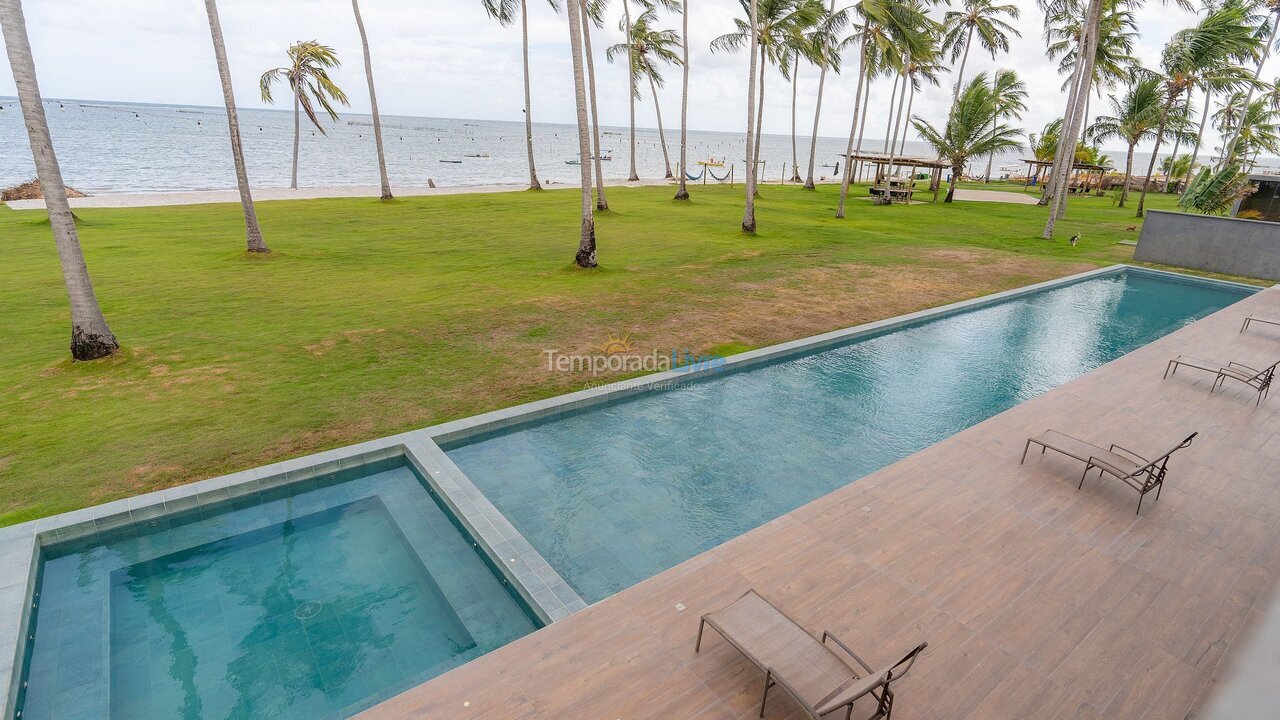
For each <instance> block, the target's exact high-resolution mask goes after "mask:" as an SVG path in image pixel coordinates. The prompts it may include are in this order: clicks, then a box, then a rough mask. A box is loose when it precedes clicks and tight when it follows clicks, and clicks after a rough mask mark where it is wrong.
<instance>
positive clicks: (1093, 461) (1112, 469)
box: [1089, 455, 1151, 477]
mask: <svg viewBox="0 0 1280 720" xmlns="http://www.w3.org/2000/svg"><path fill="white" fill-rule="evenodd" d="M1089 464H1090V465H1092V466H1094V467H1096V468H1102V469H1103V470H1106V471H1107V472H1109V473H1111V474H1112V475H1115V476H1116V477H1129V476H1130V475H1134V474H1136V473H1130V472H1125V471H1123V470H1121V469H1120V468H1118V467H1116V466H1115V465H1112V464H1111V463H1109V462H1107V461H1106V460H1099V459H1098V458H1096V457H1093V456H1092V455H1091V456H1089ZM1147 464H1148V465H1150V464H1151V463H1150V462H1147Z"/></svg>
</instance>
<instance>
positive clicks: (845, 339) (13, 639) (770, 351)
mask: <svg viewBox="0 0 1280 720" xmlns="http://www.w3.org/2000/svg"><path fill="white" fill-rule="evenodd" d="M1125 272H1134V273H1138V274H1147V275H1154V276H1159V277H1164V278H1167V279H1175V280H1180V281H1184V282H1194V283H1197V284H1213V285H1220V286H1223V287H1229V288H1235V289H1243V290H1248V291H1249V292H1250V293H1254V292H1258V291H1260V290H1262V289H1263V288H1261V287H1258V286H1254V285H1246V284H1243V283H1236V282H1230V281H1225V280H1217V279H1212V278H1204V277H1199V276H1194V275H1185V274H1182V273H1175V272H1170V271H1165V270H1156V269H1152V268H1144V267H1137V266H1133V265H1127V264H1117V265H1111V266H1107V267H1103V268H1098V269H1095V270H1089V271H1086V272H1082V273H1077V274H1074V275H1068V276H1065V277H1061V278H1056V279H1053V280H1048V281H1044V282H1040V283H1035V284H1032V285H1026V286H1023V287H1019V288H1013V289H1010V290H1005V291H1002V292H997V293H992V294H989V295H983V296H980V297H976V298H971V299H968V300H962V301H959V302H955V303H949V304H946V305H942V306H939V307H935V308H929V309H925V310H920V311H917V312H913V313H908V314H905V315H898V316H895V317H892V318H887V319H884V320H878V321H875V322H870V323H864V324H862V325H856V326H853V327H849V328H844V329H840V330H834V331H831V332H827V333H821V334H818V335H813V336H810V337H806V338H801V339H798V340H792V341H789V342H784V343H779V344H776V345H770V346H768V347H764V348H759V349H756V350H751V351H747V352H743V353H739V354H736V355H733V356H731V357H728V358H726V359H725V361H724V363H723V364H720V365H717V366H712V367H703V368H698V369H693V370H689V371H681V370H668V371H664V372H658V373H653V374H649V375H645V376H642V377H639V378H633V379H629V380H622V381H618V382H614V383H609V384H607V385H602V386H600V387H596V388H590V389H586V390H580V391H577V392H572V393H567V394H563V395H559V396H556V397H552V398H547V399H544V400H538V401H535V402H531V403H525V404H521V405H515V406H511V407H508V408H503V409H500V410H495V411H492V412H487V413H482V414H479V415H475V416H471V417H468V418H462V419H459V420H453V421H450V422H446V423H441V424H438V425H432V426H429V427H427V428H423V429H419V430H412V431H409V432H405V433H400V434H397V435H390V436H387V437H383V438H378V439H375V440H370V441H366V442H363V443H357V444H354V445H348V446H345V447H341V448H336V449H333V450H326V451H324V452H320V453H315V454H312V455H306V456H303V457H298V458H293V459H290V460H285V461H282V462H278V463H272V464H269V465H263V466H260V467H256V468H251V469H249V470H244V471H241V472H236V473H231V474H228V475H222V476H219V477H214V478H209V479H206V480H200V481H197V482H193V483H188V484H186V485H180V486H177V487H173V488H168V489H165V490H159V491H155V492H151V493H146V494H143V495H137V496H133V497H129V498H124V499H121V500H116V501H113V502H109V503H104V504H102V505H96V506H93V507H88V508H83V509H80V510H74V511H71V512H67V513H62V514H59V515H52V516H49V517H46V518H41V519H38V520H33V521H30V522H26V523H22V524H19V525H13V526H10V527H7V528H0V698H4V701H5V702H4V712H5V717H6V718H8V717H12V716H13V712H14V710H15V705H16V702H17V696H18V693H17V692H15V688H17V687H18V683H19V682H20V679H21V672H22V666H23V662H24V657H23V655H24V651H25V647H26V639H27V635H28V632H29V623H30V610H31V603H29V602H28V601H27V599H28V598H29V597H31V596H32V593H33V592H34V588H35V582H36V580H37V571H38V569H39V557H40V554H39V549H40V548H41V547H43V546H45V545H48V544H51V543H56V542H62V541H65V540H71V539H74V538H78V537H83V536H85V535H88V534H92V533H95V532H100V531H103V530H109V529H112V528H117V527H120V526H123V525H126V524H129V523H134V522H139V521H144V520H152V519H155V518H157V517H161V516H165V515H170V514H173V513H177V512H182V511H185V510H190V509H192V508H195V507H201V506H205V505H210V504H213V503H219V502H223V501H225V500H229V499H232V498H236V497H241V496H245V495H248V494H251V493H254V492H258V491H260V490H265V489H270V488H275V487H279V486H281V485H286V484H292V483H295V482H303V481H306V480H308V479H311V478H314V477H316V476H319V475H324V474H327V473H330V472H334V471H337V470H340V469H347V468H352V467H356V466H359V465H364V464H367V463H370V462H374V461H377V460H383V459H388V458H393V457H398V456H404V458H405V459H406V461H407V462H408V463H409V464H410V465H411V466H412V467H413V468H414V469H415V470H416V472H417V473H418V474H419V476H420V477H421V478H422V479H423V481H424V482H426V483H428V484H429V486H430V487H431V488H432V489H434V490H435V491H436V493H437V495H438V497H440V498H441V499H442V500H443V501H444V502H445V504H446V505H447V506H448V508H449V510H450V511H451V512H452V513H453V514H454V516H455V517H456V518H457V519H458V521H459V522H461V523H462V524H463V526H464V527H465V528H466V530H467V531H468V533H469V534H470V535H471V537H472V539H474V540H475V541H476V542H477V546H478V549H481V550H482V551H483V552H484V553H485V554H486V555H487V556H488V557H489V559H490V560H491V561H492V562H493V563H494V565H495V566H497V567H500V568H501V569H502V570H501V571H502V573H503V574H504V575H505V576H506V579H507V580H508V582H509V584H510V585H511V586H512V587H514V588H515V590H516V591H517V592H518V593H519V594H520V596H521V597H522V598H523V599H524V600H525V602H526V603H527V604H528V605H529V607H530V608H532V609H533V610H534V612H535V613H537V614H538V616H539V617H540V618H541V619H542V620H543V621H544V622H545V623H547V624H550V623H554V622H556V621H558V620H561V619H563V618H565V617H568V616H569V615H571V614H573V613H575V612H577V611H578V610H581V609H583V608H585V607H587V603H586V602H585V601H584V600H583V599H582V598H581V597H580V596H579V595H578V594H577V593H576V592H575V591H574V590H573V589H572V588H571V587H570V586H569V584H568V583H567V582H566V581H565V580H564V578H563V577H562V576H561V575H560V574H559V573H558V572H556V570H555V569H554V568H552V567H551V565H550V564H549V563H547V561H546V560H545V558H543V557H542V555H541V554H540V553H539V552H538V551H537V550H536V549H534V548H533V546H532V545H531V544H530V543H529V542H528V540H527V539H525V537H524V536H523V535H522V534H521V533H520V532H519V531H518V530H517V529H516V528H515V526H514V525H512V524H511V522H510V521H509V520H508V519H507V518H506V516H504V515H503V514H502V513H501V512H499V511H498V509H497V508H496V507H494V505H493V504H492V503H491V502H490V501H489V499H488V498H487V497H486V496H485V495H484V494H483V493H482V492H481V491H480V490H479V488H477V487H476V486H475V484H474V483H473V482H472V481H471V480H470V478H468V477H467V476H466V474H465V473H463V472H462V470H461V469H459V468H458V467H457V465H455V464H454V463H453V462H452V461H451V460H450V459H449V457H448V456H447V455H446V453H445V450H444V449H443V448H444V447H447V446H452V445H458V444H462V443H465V442H467V441H471V440H474V439H476V438H478V437H483V436H485V435H489V434H493V433H496V432H501V431H508V430H511V429H512V428H514V427H516V426H519V425H524V424H528V423H534V422H541V421H544V420H546V419H547V418H550V417H555V416H559V415H563V414H567V413H572V412H577V411H581V410H583V409H586V408H590V407H593V406H596V405H602V404H606V403H610V402H614V401H617V400H622V399H625V398H628V397H631V396H635V395H639V394H643V393H646V392H650V391H654V390H663V389H669V388H671V387H675V386H679V385H683V384H688V383H693V382H698V381H702V380H706V379H709V378H711V377H716V376H719V375H721V374H723V373H726V372H738V371H742V370H745V369H747V368H751V367H754V366H757V365H760V364H763V363H767V362H773V361H777V360H779V359H783V358H787V357H791V356H798V355H805V354H811V353H814V352H818V351H821V350H824V349H829V348H831V347H834V346H838V345H843V344H846V343H849V342H852V341H853V340H856V339H859V338H863V337H866V336H869V335H877V334H883V333H886V332H890V331H893V330H896V329H899V328H901V327H904V326H909V325H913V324H918V323H920V322H923V321H927V320H936V319H940V318H944V317H948V316H951V315H956V314H959V313H963V312H967V311H970V310H976V309H979V308H983V307H987V306H990V305H994V304H997V303H1000V302H1004V301H1007V300H1011V299H1014V298H1018V297H1023V296H1026V295H1030V294H1034V293H1037V292H1041V291H1044V290H1049V289H1055V288H1059V287H1066V286H1069V285H1074V284H1076V283H1080V282H1084V281H1087V280H1093V279H1097V278H1102V277H1108V276H1111V275H1118V274H1121V273H1125ZM4 648H11V650H8V651H6V650H4Z"/></svg>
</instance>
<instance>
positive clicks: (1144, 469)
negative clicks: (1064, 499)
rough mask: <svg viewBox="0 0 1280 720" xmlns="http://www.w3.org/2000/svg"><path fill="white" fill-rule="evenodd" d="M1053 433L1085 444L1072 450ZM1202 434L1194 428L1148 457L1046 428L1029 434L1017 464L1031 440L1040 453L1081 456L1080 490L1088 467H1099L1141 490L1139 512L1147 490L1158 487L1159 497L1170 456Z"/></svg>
mask: <svg viewBox="0 0 1280 720" xmlns="http://www.w3.org/2000/svg"><path fill="white" fill-rule="evenodd" d="M1051 434H1052V435H1057V436H1060V437H1061V438H1065V439H1067V440H1070V441H1072V442H1074V443H1079V445H1080V446H1082V448H1074V450H1076V451H1074V452H1073V448H1070V447H1069V445H1068V444H1067V443H1062V442H1059V443H1058V444H1056V445H1055V443H1054V440H1053V439H1052V438H1051ZM1199 434H1200V433H1199V432H1193V433H1191V434H1190V435H1188V436H1187V439H1186V440H1183V441H1182V442H1180V443H1178V444H1177V445H1175V446H1174V447H1173V448H1172V449H1171V450H1169V451H1168V452H1166V453H1164V454H1162V455H1159V456H1158V457H1155V458H1153V459H1147V458H1145V457H1143V456H1141V455H1139V454H1138V453H1136V452H1134V451H1132V450H1130V449H1128V448H1125V447H1121V446H1120V445H1117V444H1115V443H1112V444H1111V447H1110V448H1107V449H1106V450H1103V449H1102V448H1101V447H1100V446H1098V445H1094V444H1093V443H1090V442H1086V441H1084V440H1081V439H1079V438H1075V437H1072V436H1070V435H1067V434H1066V433H1061V432H1058V431H1057V430H1047V431H1045V432H1043V433H1041V434H1039V435H1037V436H1035V437H1030V438H1027V444H1026V446H1024V447H1023V448H1022V459H1021V460H1019V461H1018V464H1022V463H1025V462H1026V461H1027V451H1028V450H1030V449H1031V445H1032V443H1034V444H1036V445H1039V446H1040V454H1041V455H1043V454H1044V452H1045V450H1053V451H1055V452H1058V453H1061V454H1063V455H1066V456H1067V457H1070V458H1074V459H1076V460H1079V461H1081V462H1083V463H1084V472H1083V473H1081V474H1080V484H1079V485H1078V486H1077V487H1076V489H1077V490H1080V489H1083V488H1084V481H1085V478H1087V477H1088V476H1089V471H1090V470H1093V469H1095V468H1096V469H1097V470H1098V477H1102V474H1103V473H1106V474H1108V475H1111V476H1112V477H1114V478H1116V479H1117V480H1119V481H1120V482H1123V483H1124V484H1125V485H1128V486H1129V487H1131V488H1133V489H1134V490H1137V491H1138V509H1137V510H1135V511H1134V514H1135V515H1138V514H1140V513H1141V512H1142V501H1143V500H1144V499H1146V497H1147V493H1149V492H1151V491H1152V490H1155V491H1156V500H1159V499H1160V492H1161V491H1162V490H1163V489H1164V479H1165V475H1166V474H1167V473H1168V471H1169V458H1170V457H1171V456H1172V455H1173V454H1174V453H1176V452H1177V451H1179V450H1181V449H1183V448H1186V447H1190V445H1191V442H1192V441H1193V440H1195V439H1196V436H1197V435H1199ZM1080 449H1085V450H1088V451H1089V454H1088V455H1085V454H1084V453H1083V452H1079V450H1080ZM1094 451H1096V453H1095V452H1094ZM1108 456H1110V457H1108ZM1122 463H1123V464H1129V465H1132V466H1133V467H1132V469H1130V470H1124V469H1122V468H1121V467H1118V465H1119V464H1122Z"/></svg>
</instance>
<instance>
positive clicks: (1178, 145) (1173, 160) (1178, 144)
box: [1160, 90, 1191, 193]
mask: <svg viewBox="0 0 1280 720" xmlns="http://www.w3.org/2000/svg"><path fill="white" fill-rule="evenodd" d="M1184 105H1185V106H1186V108H1185V109H1186V110H1190V109H1191V91H1190V90H1188V91H1187V101H1186V102H1185V103H1184ZM1182 116H1183V117H1186V113H1185V112H1184V113H1182ZM1180 149H1182V133H1181V132H1179V133H1178V134H1177V136H1176V137H1174V139H1173V154H1172V155H1170V156H1169V172H1167V173H1165V174H1164V184H1163V185H1161V186H1160V192H1165V193H1167V192H1169V181H1171V180H1173V171H1174V166H1175V165H1177V163H1178V150H1180Z"/></svg>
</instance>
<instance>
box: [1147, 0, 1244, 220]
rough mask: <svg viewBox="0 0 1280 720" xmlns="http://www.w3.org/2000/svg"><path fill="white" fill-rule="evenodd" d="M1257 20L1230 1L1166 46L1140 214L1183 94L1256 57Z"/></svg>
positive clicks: (1176, 35)
mask: <svg viewBox="0 0 1280 720" xmlns="http://www.w3.org/2000/svg"><path fill="white" fill-rule="evenodd" d="M1254 21H1255V18H1254V17H1253V14H1252V12H1251V10H1250V8H1249V7H1247V6H1246V5H1243V4H1241V3H1238V2H1234V1H1233V2H1228V3H1227V4H1225V5H1223V6H1222V7H1219V8H1217V9H1214V10H1211V11H1209V12H1208V13H1207V14H1206V15H1205V16H1204V17H1203V18H1202V19H1201V20H1200V22H1199V23H1197V24H1196V25H1195V26H1194V27H1190V28H1187V29H1185V30H1182V31H1179V32H1178V33H1175V34H1174V36H1173V39H1172V40H1170V41H1169V44H1168V45H1167V46H1165V50H1164V55H1163V58H1162V61H1161V64H1162V66H1163V70H1164V85H1165V100H1164V107H1163V108H1162V109H1161V117H1160V124H1159V127H1158V129H1157V131H1156V138H1155V140H1156V143H1155V147H1154V148H1153V149H1152V151H1151V162H1150V163H1149V164H1148V166H1147V178H1146V180H1144V181H1143V183H1142V194H1141V195H1140V196H1139V197H1138V213H1137V216H1138V217H1142V215H1143V210H1144V208H1145V206H1146V199H1147V192H1148V191H1149V190H1150V189H1151V176H1152V175H1153V174H1154V173H1155V167H1156V158H1157V157H1158V156H1159V154H1160V140H1161V139H1162V138H1163V137H1164V134H1165V128H1167V127H1168V125H1169V120H1170V117H1171V116H1172V115H1173V114H1174V111H1175V109H1176V108H1178V107H1179V103H1180V100H1181V98H1182V94H1183V93H1184V92H1186V91H1188V90H1189V89H1190V88H1191V87H1193V86H1194V85H1195V83H1196V82H1198V78H1200V77H1202V76H1203V75H1204V74H1205V72H1206V71H1207V70H1210V69H1212V68H1215V67H1221V66H1224V65H1227V64H1230V63H1234V62H1237V61H1241V60H1245V59H1251V58H1253V57H1256V56H1257V55H1258V54H1259V53H1260V51H1261V46H1262V42H1261V41H1260V39H1259V37H1258V35H1257V33H1256V31H1255V27H1254V26H1253V24H1252V22H1254Z"/></svg>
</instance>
